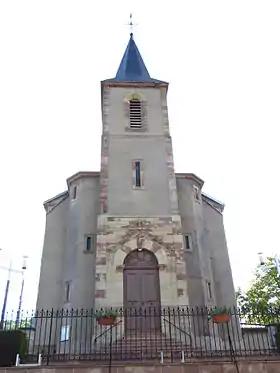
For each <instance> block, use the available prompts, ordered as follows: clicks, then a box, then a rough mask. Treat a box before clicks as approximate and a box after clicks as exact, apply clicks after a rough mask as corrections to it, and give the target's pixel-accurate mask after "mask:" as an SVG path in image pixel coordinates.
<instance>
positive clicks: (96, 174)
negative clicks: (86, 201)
mask: <svg viewBox="0 0 280 373" xmlns="http://www.w3.org/2000/svg"><path fill="white" fill-rule="evenodd" d="M99 176H100V172H99V171H79V172H77V173H75V174H74V175H72V176H70V177H68V179H67V180H66V182H67V186H68V188H69V186H70V184H71V183H73V181H76V180H78V179H81V178H82V177H99Z"/></svg>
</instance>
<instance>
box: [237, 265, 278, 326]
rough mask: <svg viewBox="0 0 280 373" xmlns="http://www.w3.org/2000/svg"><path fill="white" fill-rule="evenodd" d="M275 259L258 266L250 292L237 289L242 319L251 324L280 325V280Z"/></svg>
mask: <svg viewBox="0 0 280 373" xmlns="http://www.w3.org/2000/svg"><path fill="white" fill-rule="evenodd" d="M273 264H274V259H273V258H268V260H267V261H266V263H265V264H264V265H263V266H260V265H259V266H258V267H257V268H256V271H255V277H254V279H253V281H252V283H251V286H250V288H249V289H248V290H246V291H242V290H241V289H240V288H239V289H237V292H236V298H237V304H238V307H239V310H240V313H241V317H242V318H243V319H244V320H245V321H246V322H249V323H256V324H261V325H268V324H274V325H275V324H280V278H279V276H278V273H277V269H276V268H274V267H273V268H269V266H271V265H273Z"/></svg>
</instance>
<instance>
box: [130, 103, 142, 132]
mask: <svg viewBox="0 0 280 373" xmlns="http://www.w3.org/2000/svg"><path fill="white" fill-rule="evenodd" d="M129 120H130V128H141V127H142V105H141V101H140V100H137V99H133V100H130V101H129Z"/></svg>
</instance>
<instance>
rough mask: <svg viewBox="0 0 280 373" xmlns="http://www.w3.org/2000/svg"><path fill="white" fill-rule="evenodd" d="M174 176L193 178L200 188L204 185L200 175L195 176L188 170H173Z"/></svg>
mask: <svg viewBox="0 0 280 373" xmlns="http://www.w3.org/2000/svg"><path fill="white" fill-rule="evenodd" d="M175 177H176V178H177V179H188V180H193V181H194V182H196V183H197V184H198V185H199V186H200V188H202V187H203V185H204V181H203V180H202V179H201V178H200V177H198V176H196V174H193V173H189V172H178V173H177V172H175Z"/></svg>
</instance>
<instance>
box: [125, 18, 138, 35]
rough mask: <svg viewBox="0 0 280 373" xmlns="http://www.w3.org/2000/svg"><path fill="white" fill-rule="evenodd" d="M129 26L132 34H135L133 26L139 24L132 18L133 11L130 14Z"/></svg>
mask: <svg viewBox="0 0 280 373" xmlns="http://www.w3.org/2000/svg"><path fill="white" fill-rule="evenodd" d="M126 25H127V26H129V27H130V35H133V28H134V27H135V26H137V23H134V22H133V20H132V13H130V15H129V22H128V23H127V24H126Z"/></svg>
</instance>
